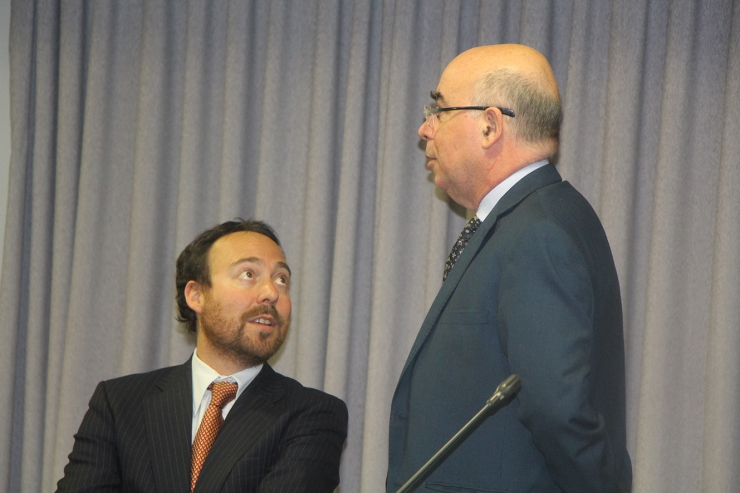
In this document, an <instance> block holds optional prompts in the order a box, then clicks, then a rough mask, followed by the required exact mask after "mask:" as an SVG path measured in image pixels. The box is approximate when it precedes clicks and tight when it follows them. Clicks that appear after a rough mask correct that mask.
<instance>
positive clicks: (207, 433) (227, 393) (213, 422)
mask: <svg viewBox="0 0 740 493" xmlns="http://www.w3.org/2000/svg"><path fill="white" fill-rule="evenodd" d="M237 388H238V385H237V384H236V383H234V382H226V381H223V382H214V383H212V384H211V385H209V386H208V390H210V391H211V403H210V404H208V408H207V409H206V413H205V414H204V415H203V421H201V422H200V427H199V428H198V433H196V434H195V440H194V441H193V455H192V458H191V465H192V474H191V479H190V491H191V493H192V491H193V490H194V489H195V482H196V481H198V475H199V474H200V470H201V469H202V468H203V463H204V462H205V461H206V456H207V455H208V451H209V450H211V445H213V442H215V441H216V436H217V435H218V430H220V429H221V425H222V424H223V423H224V418H223V416H222V413H221V410H222V409H223V408H224V406H225V405H226V404H228V403H229V402H231V401H233V400H234V397H236V389H237Z"/></svg>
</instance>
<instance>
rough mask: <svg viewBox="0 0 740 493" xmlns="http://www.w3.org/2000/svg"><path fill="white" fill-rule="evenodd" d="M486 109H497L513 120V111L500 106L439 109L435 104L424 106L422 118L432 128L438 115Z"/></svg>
mask: <svg viewBox="0 0 740 493" xmlns="http://www.w3.org/2000/svg"><path fill="white" fill-rule="evenodd" d="M488 108H498V109H499V110H500V111H501V114H502V115H506V116H510V117H511V118H514V110H512V109H510V108H502V107H500V106H451V107H449V108H440V107H439V106H437V105H436V104H433V105H431V106H426V105H425V106H424V118H425V119H426V122H427V125H429V126H430V127H432V128H433V127H434V118H433V117H434V116H435V115H439V114H440V113H443V112H445V111H456V110H478V111H483V110H487V109H488Z"/></svg>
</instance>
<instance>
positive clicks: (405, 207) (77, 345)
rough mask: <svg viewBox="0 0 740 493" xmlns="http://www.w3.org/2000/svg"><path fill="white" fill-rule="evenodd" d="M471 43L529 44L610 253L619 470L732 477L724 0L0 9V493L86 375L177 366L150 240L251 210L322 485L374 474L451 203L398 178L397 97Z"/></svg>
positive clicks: (734, 221)
mask: <svg viewBox="0 0 740 493" xmlns="http://www.w3.org/2000/svg"><path fill="white" fill-rule="evenodd" d="M492 43H523V44H527V45H530V46H532V47H534V48H536V49H538V50H539V51H541V52H542V53H543V54H544V55H545V56H546V57H547V58H548V59H549V60H550V62H551V64H552V66H553V70H554V73H555V76H556V78H557V79H558V82H559V85H560V89H561V94H562V97H563V103H564V122H563V127H562V132H561V147H560V151H559V153H558V155H557V156H556V158H555V161H556V163H557V166H558V168H559V170H560V172H561V174H562V175H563V176H564V178H565V179H567V180H569V181H570V182H572V183H573V184H574V185H575V186H576V188H578V189H579V190H580V191H581V192H582V193H583V194H584V195H585V196H586V198H587V199H588V200H589V201H590V202H591V204H592V205H593V206H594V208H595V209H596V210H597V212H598V213H599V216H600V217H601V219H602V221H603V223H604V227H605V229H606V232H607V235H608V237H609V240H610V243H611V246H612V249H613V252H614V258H615V262H616V264H617V270H618V273H619V277H620V282H621V288H622V297H623V311H624V321H625V343H626V358H627V419H628V447H629V451H630V454H631V457H632V460H633V466H634V476H635V482H634V488H633V491H635V492H639V493H643V492H644V493H652V492H663V491H664V492H671V493H674V492H686V493H694V492H697V491H702V492H711V493H714V492H716V493H720V492H726V491H733V490H734V489H736V487H737V484H738V483H739V482H740V335H739V334H740V330H739V328H740V255H739V254H738V251H739V250H738V245H740V212H739V211H740V198H739V197H740V139H738V136H739V135H740V124H739V123H738V122H740V82H738V81H740V3H738V2H737V1H734V0H708V1H702V2H699V1H689V0H681V1H673V2H671V1H668V0H629V1H610V2H590V1H588V0H570V1H557V2H520V1H505V0H491V1H477V0H456V1H453V0H428V1H427V0H425V1H415V0H340V1H328V0H300V1H298V0H270V1H267V0H248V1H236V0H234V1H218V2H206V1H195V0H189V1H179V0H139V1H125V2H124V1H97V0H96V1H92V0H69V1H65V2H55V1H52V0H32V1H26V0H23V1H21V0H12V5H11V32H10V56H11V119H12V120H11V121H12V129H11V130H12V136H11V143H12V155H11V171H10V172H11V175H10V189H9V193H8V217H7V223H6V224H7V226H6V232H5V245H4V254H3V268H2V280H1V281H0V310H1V313H2V319H3V325H2V328H0V330H1V331H2V334H3V336H4V341H5V343H4V344H3V345H0V386H1V388H3V389H5V391H4V392H0V408H2V409H4V410H5V412H4V413H3V417H2V418H0V490H4V491H22V492H36V491H51V490H53V489H54V487H55V483H56V481H57V480H58V479H59V478H60V477H61V475H62V469H63V467H64V465H65V464H66V462H67V455H68V454H69V452H70V451H71V449H72V444H73V437H72V435H73V434H74V433H75V431H76V430H77V427H78V426H79V423H80V421H81V419H82V416H83V414H84V412H85V410H86V408H87V402H88V399H89V398H90V395H91V394H92V391H93V389H94V387H95V385H96V383H97V382H99V381H100V380H102V379H108V378H113V377H116V376H119V375H124V374H128V373H133V372H141V371H147V370H151V369H154V368H158V367H162V366H167V365H174V364H179V363H181V362H183V361H184V360H185V359H187V357H188V356H189V354H190V353H191V352H192V349H193V344H194V340H193V337H192V336H190V335H189V334H187V333H186V332H185V330H184V329H183V328H182V327H181V326H180V325H179V324H177V322H176V321H175V319H174V300H173V298H174V287H173V277H174V262H175V258H176V257H177V255H178V254H179V252H180V251H181V250H182V249H183V248H184V247H185V245H187V244H188V243H189V242H190V241H191V240H192V239H193V238H194V237H195V236H196V235H197V234H198V233H199V232H200V231H202V230H204V229H206V228H208V227H210V226H213V225H214V224H216V223H218V222H222V221H225V220H228V219H232V218H234V217H244V218H247V217H255V218H259V219H263V220H265V221H267V222H268V223H270V224H271V225H272V226H274V227H275V229H276V230H277V233H278V235H279V237H280V239H281V241H282V243H283V246H284V249H285V252H286V255H287V258H288V262H289V263H290V265H291V269H292V270H293V275H294V284H293V286H292V288H291V289H292V291H291V297H292V300H293V324H292V326H291V333H290V335H289V337H288V339H287V341H286V344H285V345H284V347H283V349H282V350H281V351H280V352H279V354H278V355H276V357H275V358H274V359H273V361H272V363H273V365H274V366H275V368H276V369H277V371H279V372H281V373H284V374H286V375H288V376H292V377H294V378H296V379H298V380H299V381H301V382H302V383H303V384H304V385H307V386H311V387H316V388H319V389H323V390H325V391H327V392H330V393H332V394H334V395H337V396H339V397H341V398H342V399H344V400H345V402H346V403H347V405H348V408H349V412H350V425H349V436H348V439H347V442H346V445H345V449H344V453H343V459H342V466H341V479H342V483H341V485H340V491H342V492H347V493H348V492H359V491H362V492H368V493H373V492H377V491H382V490H383V489H384V481H385V474H386V468H387V443H388V417H389V416H388V415H389V411H390V402H391V398H392V396H393V391H394V389H395V384H396V381H397V378H398V376H399V374H400V372H401V369H402V368H403V365H404V363H405V359H406V356H407V354H408V351H409V349H410V347H411V345H412V343H413V341H414V339H415V337H416V333H417V331H418V329H419V327H420V325H421V323H422V321H423V319H424V316H425V314H426V310H427V309H428V307H429V306H430V305H431V303H432V301H433V299H434V297H435V295H436V293H437V290H438V289H439V287H440V285H441V281H442V269H443V266H444V261H445V258H446V256H447V253H448V251H449V248H450V247H451V245H452V244H453V243H454V241H455V239H456V237H457V235H458V233H459V231H460V230H461V229H462V227H463V224H464V223H465V221H466V219H467V217H468V214H469V212H467V211H465V210H464V209H462V208H461V207H459V206H458V205H456V204H454V203H453V202H451V201H450V199H449V198H447V197H446V195H445V194H444V193H443V192H441V191H440V190H438V189H435V187H434V185H433V179H432V176H431V174H430V172H429V171H427V170H426V169H425V158H424V153H423V146H422V145H421V142H420V140H419V138H418V136H417V134H416V131H417V129H418V127H419V125H420V124H421V123H422V122H423V117H422V112H421V108H422V105H423V104H426V103H427V102H428V101H429V91H430V90H432V89H434V88H435V87H436V85H437V82H438V80H439V76H440V74H441V72H442V70H443V69H444V67H445V66H446V65H447V63H449V61H450V60H451V59H452V58H454V57H455V56H456V55H457V54H459V53H460V52H462V51H464V50H466V49H468V48H471V47H473V46H477V45H481V44H492ZM482 404H483V403H481V405H482ZM429 405H430V406H434V403H429Z"/></svg>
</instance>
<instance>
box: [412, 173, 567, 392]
mask: <svg viewBox="0 0 740 493" xmlns="http://www.w3.org/2000/svg"><path fill="white" fill-rule="evenodd" d="M561 180H562V179H561V177H560V174H559V173H558V172H557V170H556V169H555V167H554V166H553V165H551V164H548V165H545V166H543V167H541V168H539V169H537V170H535V171H533V172H531V173H530V174H528V175H527V176H525V177H524V178H522V179H521V180H520V181H519V182H517V183H516V184H515V185H514V186H513V187H511V190H509V191H508V192H506V193H505V194H504V196H503V197H501V200H499V201H498V203H497V204H496V206H495V207H494V208H493V210H492V211H491V213H490V214H489V215H488V216H487V217H486V219H485V221H483V222H482V223H481V225H480V226H479V227H478V230H477V231H476V232H475V234H474V235H473V237H472V238H471V239H470V242H469V243H468V245H467V246H466V247H465V250H463V253H462V254H461V255H460V257H458V259H457V261H456V262H455V266H454V267H453V268H452V270H451V271H450V273H449V274H448V275H447V279H446V280H445V281H444V282H443V283H442V287H441V288H440V289H439V292H438V293H437V297H436V298H435V299H434V302H433V303H432V306H431V307H430V308H429V312H427V316H426V317H425V318H424V322H423V323H422V324H421V329H419V334H418V335H417V336H416V340H415V341H414V345H413V346H412V347H411V351H410V352H409V356H408V358H406V364H405V365H404V367H403V371H402V372H401V377H400V379H399V381H401V380H402V379H403V377H404V375H405V374H406V371H407V370H408V368H409V367H410V366H411V364H412V362H413V361H414V359H415V358H416V355H417V354H418V353H419V350H420V349H421V347H422V346H423V345H424V341H426V339H427V337H428V336H429V333H430V332H431V331H432V328H433V327H434V326H435V325H436V324H437V319H438V318H439V316H440V315H441V313H442V310H443V309H444V307H445V306H446V305H447V300H449V299H450V296H451V295H452V293H454V292H455V289H456V288H457V285H458V284H459V283H460V279H462V276H463V274H464V273H465V271H466V270H467V269H468V266H469V265H470V263H471V262H472V261H473V259H474V258H475V256H476V254H477V253H478V251H479V250H480V249H481V247H482V246H483V245H484V244H485V243H486V241H487V239H488V238H489V237H490V236H491V235H492V234H493V232H494V231H495V228H496V223H497V222H498V220H499V218H500V217H501V216H503V215H505V214H506V213H508V212H509V211H510V210H511V209H513V208H514V207H515V206H516V205H517V204H519V203H520V202H521V201H522V200H524V199H525V198H526V197H527V196H529V195H530V194H531V193H533V192H534V191H536V190H538V189H540V188H542V187H544V186H546V185H550V184H552V183H557V182H559V181H561Z"/></svg>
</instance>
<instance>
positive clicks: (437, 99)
mask: <svg viewBox="0 0 740 493" xmlns="http://www.w3.org/2000/svg"><path fill="white" fill-rule="evenodd" d="M429 96H430V97H431V98H432V99H433V100H434V101H435V102H437V103H439V102H440V101H442V102H444V100H445V98H444V96H442V93H441V92H439V91H429Z"/></svg>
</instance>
